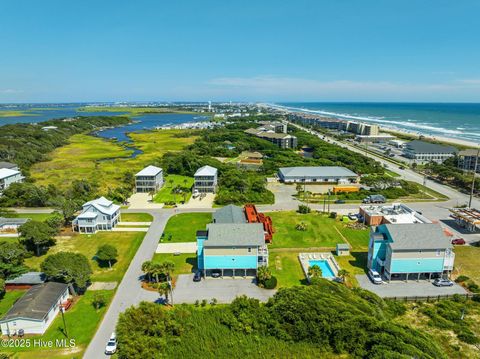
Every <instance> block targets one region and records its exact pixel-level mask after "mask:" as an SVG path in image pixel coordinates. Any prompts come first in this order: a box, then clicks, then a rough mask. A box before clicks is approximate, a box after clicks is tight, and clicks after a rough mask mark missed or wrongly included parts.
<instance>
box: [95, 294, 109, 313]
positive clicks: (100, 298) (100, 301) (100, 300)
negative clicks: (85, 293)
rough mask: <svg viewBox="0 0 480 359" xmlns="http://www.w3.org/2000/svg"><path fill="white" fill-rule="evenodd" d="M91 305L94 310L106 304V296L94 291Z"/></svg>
mask: <svg viewBox="0 0 480 359" xmlns="http://www.w3.org/2000/svg"><path fill="white" fill-rule="evenodd" d="M92 305H93V307H94V308H95V309H96V310H99V309H100V308H102V307H104V306H106V305H107V298H105V295H103V294H102V293H98V292H97V293H95V294H94V295H93V299H92Z"/></svg>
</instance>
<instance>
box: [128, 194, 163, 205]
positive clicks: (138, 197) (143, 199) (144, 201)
mask: <svg viewBox="0 0 480 359" xmlns="http://www.w3.org/2000/svg"><path fill="white" fill-rule="evenodd" d="M151 199H152V197H151V196H150V195H149V194H148V193H134V194H132V195H131V196H130V198H129V199H128V203H129V206H128V209H160V208H163V203H154V202H152V201H151Z"/></svg>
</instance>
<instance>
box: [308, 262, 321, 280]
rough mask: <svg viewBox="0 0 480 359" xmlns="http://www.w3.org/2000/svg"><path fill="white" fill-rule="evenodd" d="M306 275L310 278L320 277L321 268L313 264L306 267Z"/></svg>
mask: <svg viewBox="0 0 480 359" xmlns="http://www.w3.org/2000/svg"><path fill="white" fill-rule="evenodd" d="M308 276H309V277H310V278H322V269H321V268H320V267H319V266H318V265H316V264H314V265H313V266H310V267H308Z"/></svg>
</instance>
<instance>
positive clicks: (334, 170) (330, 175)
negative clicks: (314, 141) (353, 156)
mask: <svg viewBox="0 0 480 359" xmlns="http://www.w3.org/2000/svg"><path fill="white" fill-rule="evenodd" d="M278 178H279V179H280V181H282V182H285V183H296V182H297V183H298V182H302V183H303V182H317V183H332V182H333V183H356V182H357V181H358V178H359V176H358V175H357V174H356V173H355V172H352V171H350V170H349V169H348V168H345V167H338V166H311V167H281V168H279V169H278Z"/></svg>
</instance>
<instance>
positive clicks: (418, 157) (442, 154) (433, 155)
mask: <svg viewBox="0 0 480 359" xmlns="http://www.w3.org/2000/svg"><path fill="white" fill-rule="evenodd" d="M456 152H457V149H456V148H455V147H452V146H444V145H437V144H435V143H430V142H425V141H420V140H414V141H411V142H408V143H407V144H406V145H405V147H404V149H403V155H404V156H405V157H407V158H410V159H413V160H414V161H415V162H417V163H427V162H432V161H433V162H438V163H442V162H443V161H445V160H446V159H447V158H450V157H453V156H455V153H456Z"/></svg>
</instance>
